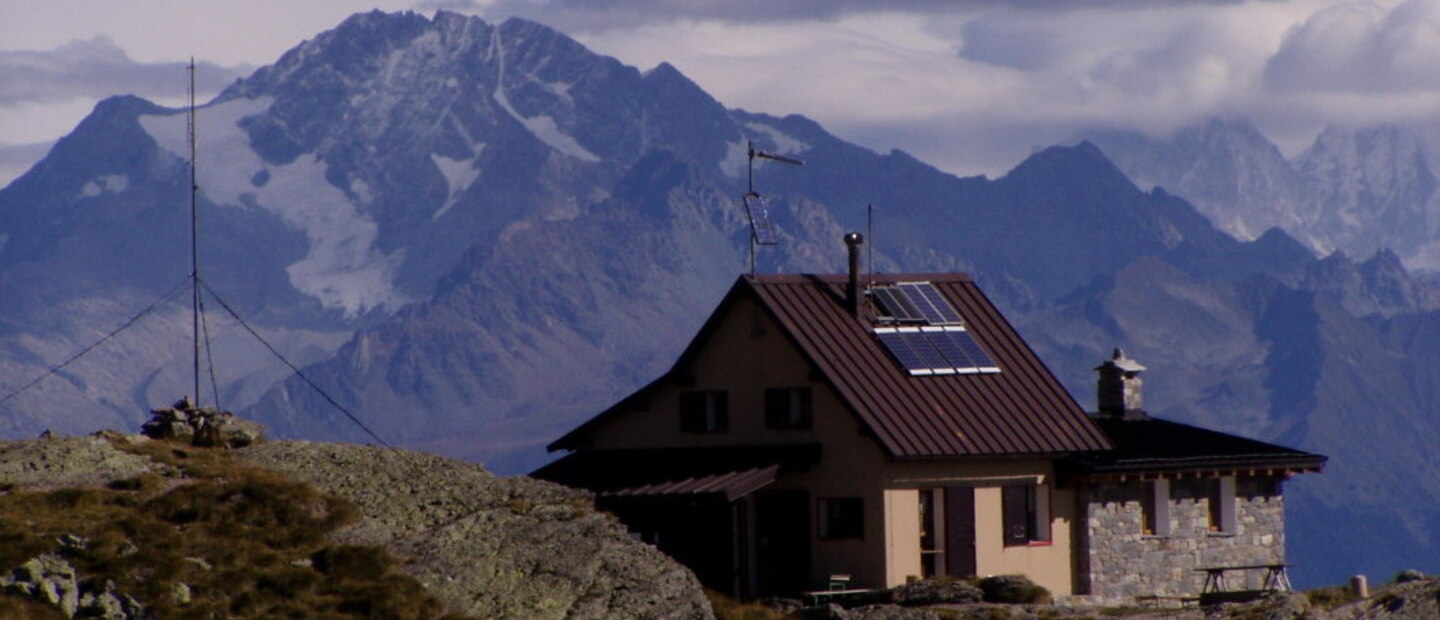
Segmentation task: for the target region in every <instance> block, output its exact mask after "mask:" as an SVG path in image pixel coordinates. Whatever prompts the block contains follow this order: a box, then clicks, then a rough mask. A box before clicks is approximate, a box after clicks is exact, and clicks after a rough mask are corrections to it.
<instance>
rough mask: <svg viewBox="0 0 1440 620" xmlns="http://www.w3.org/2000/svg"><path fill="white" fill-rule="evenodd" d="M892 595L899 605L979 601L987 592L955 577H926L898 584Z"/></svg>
mask: <svg viewBox="0 0 1440 620" xmlns="http://www.w3.org/2000/svg"><path fill="white" fill-rule="evenodd" d="M891 595H892V596H893V597H894V598H895V603H896V604H897V605H907V606H915V605H942V604H951V605H953V604H964V603H979V602H980V601H981V600H982V599H984V598H985V592H984V591H983V590H981V589H980V588H979V587H977V586H975V585H973V584H971V583H969V582H966V581H959V580H953V579H924V580H921V581H916V582H913V583H907V584H905V585H902V586H896V587H895V589H894V590H892V592H891Z"/></svg>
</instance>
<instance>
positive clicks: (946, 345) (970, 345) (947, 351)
mask: <svg viewBox="0 0 1440 620" xmlns="http://www.w3.org/2000/svg"><path fill="white" fill-rule="evenodd" d="M927 335H929V336H930V341H931V343H932V344H934V345H935V347H936V348H937V349H939V350H940V353H941V354H942V355H944V356H945V359H947V360H949V361H950V363H951V364H952V365H954V366H955V369H956V370H957V371H958V372H962V373H981V372H987V373H988V372H1000V369H999V368H997V367H996V366H995V362H994V361H993V360H991V359H990V356H989V355H987V354H986V353H985V350H984V349H982V348H980V343H978V342H975V338H974V337H973V336H971V335H970V332H968V331H965V330H964V329H957V328H954V327H947V328H944V329H942V330H941V331H938V332H927Z"/></svg>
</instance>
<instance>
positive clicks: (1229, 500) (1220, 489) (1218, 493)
mask: <svg viewBox="0 0 1440 620" xmlns="http://www.w3.org/2000/svg"><path fill="white" fill-rule="evenodd" d="M1209 491H1210V493H1209V495H1210V497H1209V504H1210V511H1209V514H1210V518H1209V526H1210V531H1211V532H1214V533H1217V534H1234V533H1235V532H1236V530H1237V524H1236V520H1235V477H1234V476H1221V477H1219V478H1213V479H1211V480H1210V488H1209Z"/></svg>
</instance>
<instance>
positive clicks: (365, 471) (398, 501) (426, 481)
mask: <svg viewBox="0 0 1440 620" xmlns="http://www.w3.org/2000/svg"><path fill="white" fill-rule="evenodd" d="M237 456H238V457H239V458H241V459H242V460H244V461H246V462H248V463H251V464H254V465H258V466H261V467H265V468H270V469H275V470H278V471H281V472H284V473H285V474H286V475H287V476H290V477H292V478H294V479H296V480H300V481H302V482H306V483H308V484H310V485H313V486H315V487H316V488H318V489H320V490H321V491H322V492H325V493H329V494H333V495H336V496H339V497H342V498H345V499H348V500H350V501H352V502H354V503H355V504H356V505H357V506H358V507H359V508H360V511H361V513H362V514H363V515H364V517H363V519H362V520H361V521H360V522H359V523H357V524H355V525H353V526H351V527H349V528H347V529H344V530H342V531H341V532H339V533H338V534H337V536H336V537H337V538H339V539H340V540H339V542H344V543H351V544H367V545H376V544H378V545H384V546H385V547H387V548H389V549H390V550H391V551H392V552H394V553H396V554H397V555H399V556H401V557H403V558H406V560H407V567H406V571H407V572H408V573H409V574H411V575H412V576H414V577H415V578H416V579H418V580H419V581H420V582H421V583H423V584H424V585H425V586H426V588H427V589H429V590H430V591H431V592H432V593H433V594H435V595H436V596H437V597H439V598H440V599H441V600H443V601H445V602H446V603H447V604H448V605H449V606H450V607H451V608H452V609H453V610H454V611H457V612H459V613H464V614H469V615H473V616H476V617H483V618H527V619H531V618H533V619H546V618H554V619H557V620H558V619H566V620H580V619H591V618H595V619H599V618H616V619H619V618H657V619H661V618H673V619H675V620H695V619H700V618H711V617H712V613H711V610H710V605H709V602H708V601H706V599H705V597H704V595H703V593H702V591H701V589H700V585H699V582H698V581H697V580H696V579H695V576H694V575H693V574H692V573H691V572H690V571H689V570H687V569H685V568H684V567H683V566H681V565H679V564H678V563H676V562H675V561H674V560H671V559H670V558H669V557H667V556H665V555H664V554H662V553H660V552H659V551H657V550H656V549H655V548H654V547H651V546H649V545H645V544H641V543H639V542H637V541H635V540H633V539H632V538H630V536H629V535H628V534H627V533H626V532H625V529H624V527H623V526H621V525H620V524H619V523H618V522H617V521H615V520H614V519H613V518H611V517H609V516H608V515H603V514H600V513H597V512H595V511H594V510H593V508H592V506H591V502H590V499H589V496H588V494H586V493H583V492H580V491H576V490H573V489H569V488H567V487H563V486H560V485H556V484H550V483H546V482H540V481H536V480H532V479H529V478H522V477H516V478H501V477H498V476H495V475H494V474H491V473H489V472H487V471H485V470H484V469H483V468H481V467H479V466H478V465H473V464H469V463H464V462H460V461H455V460H450V459H445V458H441V457H437V456H432V455H427V454H421V453H415V452H407V451H402V450H394V449H389V448H380V447H371V446H356V445H349V444H320V443H307V442H284V443H266V444H261V445H257V446H252V447H250V448H246V449H244V450H240V451H238V452H237Z"/></svg>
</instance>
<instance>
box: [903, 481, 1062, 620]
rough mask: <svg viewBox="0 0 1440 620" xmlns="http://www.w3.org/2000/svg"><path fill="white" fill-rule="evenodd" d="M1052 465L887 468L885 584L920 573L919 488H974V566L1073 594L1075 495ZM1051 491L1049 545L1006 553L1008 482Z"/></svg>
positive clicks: (979, 570)
mask: <svg viewBox="0 0 1440 620" xmlns="http://www.w3.org/2000/svg"><path fill="white" fill-rule="evenodd" d="M1054 482H1055V481H1054V474H1053V471H1052V468H1051V464H1050V462H1049V461H1047V460H1021V459H974V460H966V461H945V462H909V463H893V464H892V466H891V467H889V468H888V469H887V474H886V479H885V482H884V484H885V486H886V487H887V489H886V491H885V504H886V512H887V514H888V515H889V516H890V517H891V519H890V520H889V522H888V524H887V525H888V528H887V531H886V556H887V560H888V561H887V564H888V569H887V571H886V577H885V578H886V585H887V586H895V585H899V584H901V583H904V582H905V581H906V580H907V579H909V578H912V577H916V576H918V575H920V573H921V569H920V528H919V520H920V510H919V503H920V500H919V489H922V488H928V487H944V486H968V487H973V488H974V490H975V566H976V572H977V573H978V574H980V575H1006V574H1015V573H1020V574H1024V575H1027V576H1029V577H1030V579H1031V580H1033V581H1035V582H1036V583H1038V584H1040V585H1042V586H1045V587H1046V588H1047V589H1049V590H1050V592H1051V593H1053V594H1057V595H1066V594H1070V593H1071V590H1072V589H1073V586H1072V584H1073V579H1072V563H1071V556H1070V553H1071V543H1070V541H1071V537H1072V528H1073V527H1074V523H1075V506H1076V503H1075V494H1074V492H1073V491H1071V490H1069V489H1057V488H1055V485H1054ZM1023 483H1035V484H1044V485H1049V487H1050V491H1051V496H1050V540H1051V542H1050V543H1049V544H1037V545H1033V546H1026V547H1006V546H1005V544H1004V539H1003V534H1004V532H1003V527H1002V525H1003V524H1002V522H1001V519H1002V517H1003V513H1002V510H1001V500H1000V495H1001V491H1000V488H1001V487H1002V486H1004V485H1006V484H1023Z"/></svg>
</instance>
